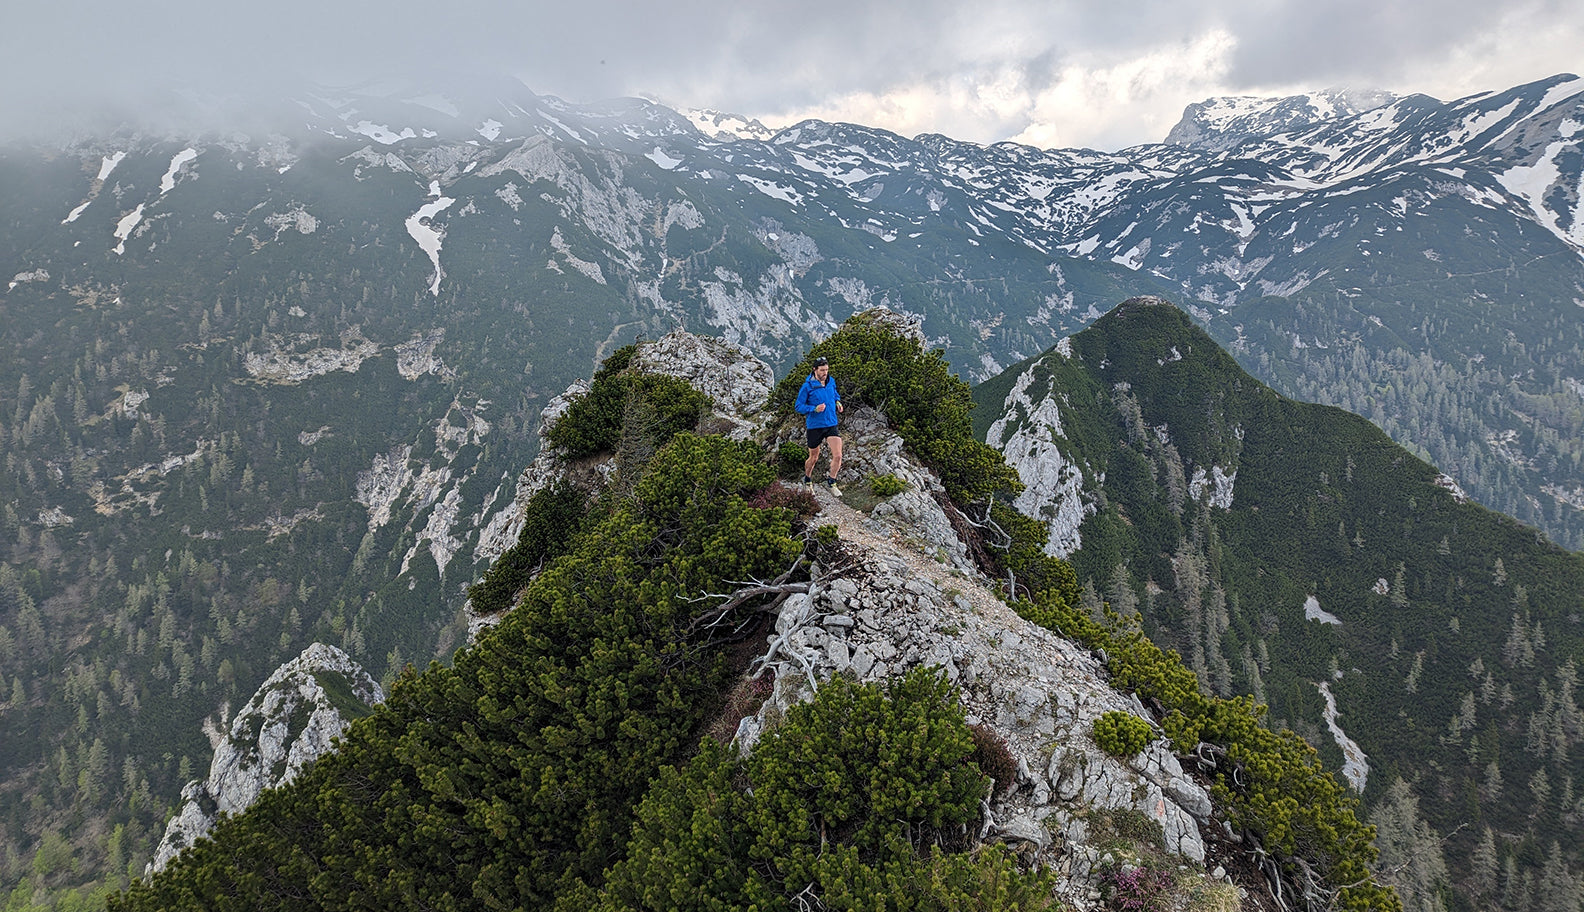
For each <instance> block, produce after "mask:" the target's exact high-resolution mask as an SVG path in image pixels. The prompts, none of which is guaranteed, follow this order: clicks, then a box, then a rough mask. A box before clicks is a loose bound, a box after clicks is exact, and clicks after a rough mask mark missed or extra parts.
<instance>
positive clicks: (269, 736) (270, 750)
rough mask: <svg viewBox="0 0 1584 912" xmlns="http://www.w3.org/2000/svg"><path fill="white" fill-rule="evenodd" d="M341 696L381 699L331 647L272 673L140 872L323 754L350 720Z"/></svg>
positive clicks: (187, 790)
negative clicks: (223, 814) (207, 775)
mask: <svg viewBox="0 0 1584 912" xmlns="http://www.w3.org/2000/svg"><path fill="white" fill-rule="evenodd" d="M327 688H328V690H327ZM349 696H350V698H351V699H352V700H355V701H358V702H360V703H361V704H362V705H364V706H372V705H374V704H376V703H380V702H382V701H384V699H385V694H384V692H383V691H382V690H381V689H380V686H379V684H378V683H377V682H376V681H375V680H374V679H373V678H371V677H369V675H368V673H367V672H365V671H364V670H363V668H362V666H360V665H358V663H356V662H354V661H353V660H352V659H351V658H349V657H348V656H347V654H346V653H344V652H342V651H341V650H339V649H337V648H336V647H334V646H326V645H324V644H323V643H314V644H313V645H312V646H309V647H308V648H307V649H305V650H303V652H302V655H300V656H298V657H297V658H295V659H292V660H291V661H290V662H287V663H286V664H285V665H282V666H281V667H280V668H278V669H276V670H275V673H274V674H272V675H270V676H269V679H268V680H266V681H265V682H264V683H263V684H262V685H261V686H260V687H259V689H258V691H257V692H256V693H254V694H253V698H252V699H251V700H249V701H248V702H247V705H245V706H243V707H242V709H241V710H240V711H239V712H238V713H237V714H236V716H235V717H233V718H232V720H231V726H230V729H229V733H228V734H227V735H226V736H225V737H224V738H223V739H221V740H220V742H219V743H218V744H217V745H216V746H215V753H214V760H213V761H212V762H211V763H210V765H209V777H208V778H207V779H204V780H198V779H195V780H193V781H192V782H189V783H187V785H186V786H185V787H183V789H182V806H181V809H180V810H178V811H177V812H176V816H175V817H172V818H171V820H170V822H169V823H168V824H166V826H165V836H164V838H163V839H162V840H161V841H160V845H159V848H158V849H157V850H156V851H155V853H154V860H153V861H152V862H150V864H149V866H148V872H149V873H152V872H155V871H159V870H161V869H163V868H164V867H165V865H166V864H167V863H169V861H170V860H171V859H172V858H173V857H175V856H176V854H177V853H178V852H180V851H181V850H182V849H184V848H186V847H187V846H189V845H192V844H193V842H195V841H196V840H198V839H199V838H200V837H202V836H204V835H205V834H207V833H208V832H209V829H210V828H211V827H212V826H214V822H215V820H216V819H217V818H218V817H219V815H220V814H222V813H225V814H235V813H239V812H241V811H242V810H244V809H246V808H247V807H248V806H249V805H251V804H252V803H253V802H254V800H255V799H257V798H258V796H259V793H260V792H263V791H264V790H265V789H267V788H273V787H275V786H277V785H284V784H285V783H288V782H290V781H292V780H293V779H295V778H296V777H297V774H298V773H299V772H301V771H302V769H303V768H304V767H306V766H307V765H308V764H309V763H311V762H313V761H314V760H315V759H317V758H318V757H319V756H321V755H323V754H324V753H326V752H328V751H329V750H330V747H331V742H332V741H333V740H334V739H335V738H336V737H337V736H338V735H340V734H341V733H342V732H343V731H345V730H346V727H347V725H348V724H349V723H350V721H351V720H350V719H348V718H347V717H346V716H345V715H343V712H342V709H343V708H347V709H351V708H352V707H350V706H348V705H347V702H346V701H347V700H348V697H349Z"/></svg>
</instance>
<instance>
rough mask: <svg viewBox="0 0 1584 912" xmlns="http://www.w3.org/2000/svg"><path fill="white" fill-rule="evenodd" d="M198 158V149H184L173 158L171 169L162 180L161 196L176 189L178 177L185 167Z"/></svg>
mask: <svg viewBox="0 0 1584 912" xmlns="http://www.w3.org/2000/svg"><path fill="white" fill-rule="evenodd" d="M197 157H198V150H197V149H183V150H181V151H180V152H177V153H176V155H175V156H174V157H172V158H171V163H170V168H169V169H167V170H166V171H165V176H164V177H162V178H160V194H161V195H164V194H166V193H169V192H171V191H172V190H174V189H176V175H177V174H178V173H180V172H181V169H182V167H183V166H185V165H186V164H187V163H188V162H190V161H192V160H193V159H195V158H197Z"/></svg>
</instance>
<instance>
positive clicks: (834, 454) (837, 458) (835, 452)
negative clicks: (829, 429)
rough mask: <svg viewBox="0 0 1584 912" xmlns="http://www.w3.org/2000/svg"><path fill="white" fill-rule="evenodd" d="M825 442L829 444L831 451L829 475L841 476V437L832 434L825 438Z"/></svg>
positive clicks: (833, 476)
mask: <svg viewBox="0 0 1584 912" xmlns="http://www.w3.org/2000/svg"><path fill="white" fill-rule="evenodd" d="M825 443H826V444H828V445H829V446H830V452H831V460H830V477H832V478H839V477H841V462H842V439H841V437H839V436H837V435H835V434H832V435H830V436H829V437H826V438H825Z"/></svg>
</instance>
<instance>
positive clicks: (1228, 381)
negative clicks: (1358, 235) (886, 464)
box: [976, 299, 1584, 909]
mask: <svg viewBox="0 0 1584 912" xmlns="http://www.w3.org/2000/svg"><path fill="white" fill-rule="evenodd" d="M976 400H977V402H978V404H979V406H980V408H981V410H982V412H981V414H979V415H978V416H977V417H976V421H977V422H978V428H979V431H980V432H981V433H984V434H986V435H988V441H989V442H990V443H991V444H992V445H996V446H998V447H1002V448H1004V451H1005V452H1006V455H1007V457H1008V460H1009V461H1010V462H1012V463H1013V464H1014V465H1017V466H1018V468H1019V471H1020V473H1021V474H1023V475H1024V477H1026V478H1032V479H1049V480H1050V481H1049V482H1047V483H1043V484H1040V483H1032V484H1031V485H1030V488H1029V490H1027V491H1025V492H1024V494H1023V495H1022V498H1023V499H1021V500H1020V501H1018V506H1019V507H1020V509H1023V510H1024V511H1025V512H1029V513H1030V514H1031V515H1035V516H1051V517H1059V518H1062V519H1063V520H1064V521H1063V522H1062V523H1061V524H1060V526H1059V527H1058V528H1054V529H1053V530H1052V535H1051V537H1050V538H1049V539H1048V541H1047V550H1048V551H1049V552H1050V553H1054V554H1060V555H1063V556H1066V557H1068V558H1069V559H1070V560H1071V561H1072V562H1073V566H1074V568H1075V569H1076V570H1077V571H1078V573H1079V576H1080V578H1082V579H1083V580H1084V581H1085V585H1086V592H1087V598H1089V599H1090V600H1092V601H1093V602H1096V603H1098V601H1099V600H1100V599H1104V600H1106V601H1107V602H1109V603H1110V605H1111V607H1112V608H1113V609H1115V610H1117V611H1119V612H1122V613H1124V614H1130V613H1137V614H1138V615H1140V616H1141V620H1142V622H1143V624H1144V625H1145V627H1146V629H1147V630H1149V631H1150V633H1151V635H1152V636H1153V637H1155V638H1156V639H1157V641H1159V642H1161V643H1163V644H1167V645H1170V646H1172V647H1173V648H1176V649H1177V650H1179V651H1180V652H1181V654H1182V655H1183V657H1184V659H1185V661H1187V662H1188V663H1189V664H1190V665H1191V666H1192V667H1193V668H1194V669H1195V670H1196V671H1197V672H1198V673H1199V675H1200V677H1201V679H1202V680H1203V681H1204V682H1205V683H1206V686H1209V687H1211V688H1212V689H1213V690H1214V691H1215V692H1216V693H1219V694H1222V695H1231V694H1236V693H1247V694H1252V695H1253V696H1254V697H1255V698H1256V699H1258V700H1259V701H1261V702H1266V703H1268V704H1269V705H1270V707H1271V714H1272V717H1273V719H1274V720H1275V721H1276V723H1277V724H1286V725H1291V726H1293V727H1294V728H1295V729H1296V730H1298V731H1299V732H1300V733H1302V734H1304V735H1305V736H1306V737H1307V738H1308V739H1309V740H1310V741H1311V742H1312V743H1314V744H1315V745H1316V746H1317V747H1319V748H1320V750H1321V753H1322V756H1324V757H1326V759H1327V764H1328V766H1330V767H1331V768H1333V769H1334V770H1337V771H1338V772H1339V773H1341V774H1343V775H1345V776H1346V777H1347V778H1348V780H1349V781H1350V782H1351V783H1352V784H1353V785H1354V787H1355V788H1357V789H1358V790H1359V791H1361V792H1362V793H1363V795H1364V796H1365V798H1366V800H1367V803H1368V804H1369V805H1371V806H1372V807H1373V808H1374V812H1373V813H1374V814H1375V815H1376V818H1375V819H1381V820H1389V821H1393V822H1395V824H1396V827H1395V830H1394V831H1393V832H1392V833H1390V834H1388V833H1385V832H1383V833H1382V837H1383V851H1385V852H1386V854H1384V855H1383V858H1382V864H1383V865H1384V866H1387V867H1390V866H1391V865H1393V864H1395V863H1396V862H1397V861H1404V860H1407V859H1408V858H1410V857H1414V856H1423V855H1431V856H1433V855H1435V854H1436V846H1435V844H1434V843H1435V840H1434V839H1431V838H1429V837H1428V836H1427V835H1426V828H1423V826H1422V824H1421V823H1420V822H1419V821H1417V820H1415V819H1414V816H1413V814H1412V813H1410V814H1408V819H1407V820H1406V821H1403V820H1402V819H1400V818H1401V814H1400V813H1399V811H1400V809H1401V808H1402V807H1404V806H1407V805H1409V804H1411V803H1413V802H1416V803H1417V813H1419V814H1422V815H1423V817H1424V819H1425V821H1428V824H1429V826H1430V827H1433V831H1429V832H1433V833H1439V834H1441V835H1442V836H1444V837H1445V838H1446V840H1447V841H1446V845H1445V848H1446V856H1447V861H1446V863H1445V865H1444V866H1442V867H1441V868H1440V869H1439V873H1435V872H1434V871H1432V872H1431V873H1430V874H1427V875H1426V877H1427V880H1425V881H1423V882H1412V881H1408V880H1403V879H1399V880H1397V881H1395V882H1397V883H1398V885H1399V886H1400V887H1402V888H1403V889H1404V890H1405V895H1406V897H1407V898H1408V899H1409V907H1410V908H1433V907H1435V905H1434V904H1435V903H1438V902H1441V901H1442V900H1440V899H1438V898H1437V897H1438V896H1441V895H1442V894H1441V891H1443V890H1444V888H1445V887H1446V886H1447V885H1448V884H1450V885H1452V886H1454V887H1455V891H1454V894H1453V895H1454V896H1455V899H1454V900H1453V902H1452V903H1451V905H1450V906H1449V907H1455V908H1469V909H1478V908H1488V907H1489V906H1488V905H1487V904H1488V903H1491V902H1495V901H1497V900H1498V899H1500V901H1502V902H1504V903H1508V904H1509V905H1512V907H1514V908H1549V907H1550V906H1549V905H1547V903H1549V902H1550V901H1551V900H1549V899H1547V900H1542V899H1540V898H1539V897H1540V893H1541V892H1544V891H1541V890H1540V887H1539V884H1541V883H1542V882H1544V883H1550V884H1552V885H1553V886H1554V888H1555V890H1557V891H1560V893H1558V895H1559V896H1570V897H1573V899H1572V901H1574V902H1577V897H1578V896H1579V895H1580V894H1579V892H1578V877H1577V873H1576V872H1578V871H1580V870H1581V869H1584V858H1581V857H1580V856H1579V854H1578V846H1579V844H1580V843H1579V837H1580V835H1581V833H1580V830H1579V827H1580V826H1581V822H1584V807H1580V806H1579V804H1578V801H1579V796H1578V795H1577V794H1576V793H1575V791H1574V788H1573V785H1572V783H1573V782H1574V781H1575V780H1576V779H1578V777H1579V776H1580V775H1581V774H1584V768H1580V766H1579V759H1578V756H1577V754H1576V752H1575V751H1574V750H1573V749H1574V748H1575V747H1576V746H1577V744H1578V743H1579V741H1580V740H1581V738H1584V726H1581V725H1580V720H1581V718H1584V717H1581V716H1580V714H1579V709H1578V707H1577V705H1576V695H1575V690H1576V679H1577V665H1576V659H1577V656H1578V655H1579V650H1580V649H1581V648H1584V630H1581V629H1580V627H1579V623H1580V621H1579V605H1580V599H1581V597H1584V557H1581V556H1580V555H1578V554H1575V553H1569V552H1565V551H1562V550H1561V549H1559V548H1557V547H1555V546H1554V545H1551V544H1549V543H1547V542H1546V541H1545V540H1544V539H1543V538H1542V537H1540V536H1539V535H1538V534H1537V533H1536V532H1535V531H1534V530H1532V529H1529V528H1526V527H1524V526H1521V525H1519V524H1518V523H1516V522H1514V521H1512V520H1511V519H1509V518H1507V517H1504V516H1501V515H1499V514H1496V513H1493V512H1491V511H1489V510H1486V509H1484V508H1482V507H1479V506H1477V505H1475V504H1472V503H1470V502H1468V499H1467V498H1466V497H1464V496H1463V494H1462V492H1461V491H1460V490H1459V489H1458V487H1457V485H1456V484H1455V483H1453V482H1452V480H1451V479H1450V478H1448V477H1447V476H1445V475H1443V474H1441V473H1439V472H1437V471H1436V470H1435V469H1434V468H1433V467H1431V466H1430V465H1428V464H1426V463H1424V462H1422V461H1420V460H1419V459H1417V458H1415V457H1414V456H1412V455H1411V454H1409V453H1407V452H1406V451H1405V450H1403V449H1402V448H1401V447H1399V446H1397V445H1396V444H1394V443H1392V442H1391V441H1390V440H1388V439H1387V438H1386V437H1385V435H1384V434H1382V433H1381V432H1380V431H1379V430H1378V429H1376V428H1375V427H1373V426H1372V425H1370V424H1369V423H1368V422H1365V421H1364V420H1363V419H1361V418H1359V417H1357V416H1354V415H1351V414H1348V413H1345V412H1342V411H1340V410H1338V409H1334V408H1328V407H1324V406H1317V405H1306V404H1302V403H1298V402H1294V401H1291V400H1288V399H1284V398H1283V397H1280V396H1278V395H1276V394H1275V393H1274V392H1272V391H1271V390H1270V389H1268V388H1267V387H1265V386H1264V385H1262V384H1260V383H1258V382H1257V381H1255V380H1253V379H1252V378H1250V377H1249V376H1248V375H1247V374H1245V373H1244V372H1243V371H1242V370H1241V369H1239V368H1238V367H1237V366H1236V364H1235V363H1234V362H1233V361H1232V359H1231V358H1230V357H1229V356H1228V355H1227V354H1226V353H1225V352H1224V351H1222V350H1221V349H1220V348H1219V347H1218V346H1217V345H1216V344H1215V343H1214V342H1213V341H1212V340H1211V339H1210V338H1208V337H1207V336H1206V335H1205V334H1204V333H1203V332H1202V331H1201V330H1199V329H1197V328H1195V327H1194V326H1193V325H1192V324H1191V323H1190V321H1189V320H1188V318H1187V317H1186V315H1184V314H1183V313H1182V312H1181V311H1179V310H1178V309H1176V308H1175V307H1172V306H1170V305H1169V304H1167V303H1165V302H1164V301H1160V300H1158V299H1136V300H1130V301H1127V302H1124V303H1123V304H1121V305H1119V306H1118V307H1117V308H1116V309H1114V310H1113V311H1112V312H1110V313H1109V314H1107V315H1106V316H1105V317H1103V318H1102V319H1101V320H1098V321H1096V323H1095V324H1094V325H1092V326H1091V327H1090V328H1088V329H1086V330H1084V331H1083V332H1081V333H1079V334H1077V335H1075V336H1073V337H1072V338H1070V339H1068V340H1064V341H1063V343H1062V344H1061V345H1059V346H1057V347H1055V348H1053V349H1052V350H1051V351H1049V352H1046V353H1045V354H1044V355H1042V356H1040V357H1039V358H1037V359H1032V360H1031V361H1029V362H1027V363H1025V364H1022V365H1019V366H1017V367H1014V368H1012V369H1011V370H1009V371H1008V372H1007V373H1006V374H1004V375H1003V376H1002V377H999V378H997V379H996V380H995V381H993V382H990V383H986V384H983V385H982V386H980V387H979V388H978V389H977V390H976ZM1398 780H1401V781H1402V783H1405V787H1404V788H1402V789H1399V788H1398V787H1397V785H1396V783H1398ZM1391 809H1396V810H1391ZM1393 815H1396V816H1393ZM1416 828H1417V829H1416ZM1404 834H1406V835H1404ZM1388 836H1389V837H1390V840H1389V841H1388V838H1387V837H1388ZM1388 845H1391V846H1395V849H1394V851H1395V853H1396V854H1393V852H1392V851H1387V846H1388ZM1553 848H1555V849H1556V850H1557V851H1556V852H1554V853H1553V852H1551V850H1552V849H1553ZM1548 853H1549V854H1548ZM1415 870H1416V871H1417V870H1418V869H1415ZM1447 871H1450V872H1453V874H1452V875H1451V876H1447V875H1446V872H1447ZM1393 876H1397V877H1402V878H1406V877H1409V876H1412V875H1411V874H1409V875H1404V874H1399V875H1388V879H1391V877H1393ZM1546 889H1547V890H1551V889H1552V888H1551V887H1547V888H1546ZM1547 895H1550V894H1547Z"/></svg>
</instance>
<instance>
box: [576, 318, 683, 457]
mask: <svg viewBox="0 0 1584 912" xmlns="http://www.w3.org/2000/svg"><path fill="white" fill-rule="evenodd" d="M636 352H637V346H636V345H627V346H623V347H622V348H620V349H618V350H617V352H616V353H615V354H613V355H611V356H610V357H609V358H607V359H605V363H604V364H602V365H601V366H600V369H599V370H598V371H596V372H595V374H594V380H593V382H592V383H591V384H590V386H589V391H588V393H587V394H586V395H584V396H583V398H581V399H579V400H577V401H576V402H574V403H572V406H571V407H570V408H568V409H567V410H566V413H565V414H563V415H562V416H561V418H560V420H558V421H556V423H555V424H553V425H551V426H550V427H548V428H546V429H545V438H546V439H547V440H549V441H550V443H552V444H554V445H555V446H558V447H561V448H563V449H565V450H566V451H567V454H568V455H569V456H571V457H572V458H574V459H576V458H579V457H582V456H591V455H593V454H595V453H603V452H608V451H610V450H614V449H615V448H616V445H617V443H618V442H619V441H620V440H621V438H622V431H623V429H624V428H627V429H628V430H629V431H631V430H633V429H632V428H628V427H627V426H628V425H629V424H631V423H633V422H631V421H630V419H631V418H632V416H633V415H634V413H635V412H636V413H637V414H641V415H643V416H644V417H645V419H646V420H645V421H644V422H643V423H644V425H645V427H644V428H643V429H642V430H643V434H644V436H646V437H648V438H649V441H648V442H649V446H648V449H649V450H654V449H658V448H659V447H660V446H663V445H664V444H665V443H666V441H668V440H670V439H671V437H672V436H673V435H675V434H677V433H678V432H680V431H690V430H694V429H695V428H697V427H698V422H699V418H700V417H701V416H702V415H703V414H704V412H705V410H706V409H708V407H709V401H710V400H709V397H708V396H706V395H704V394H703V393H701V392H699V391H698V390H696V389H694V388H693V387H692V386H691V385H690V384H689V383H688V382H687V381H686V380H683V379H681V378H680V377H672V376H669V375H666V374H641V373H636V372H633V371H631V370H628V365H629V364H630V363H631V361H632V358H633V355H634V354H635V353H636Z"/></svg>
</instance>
